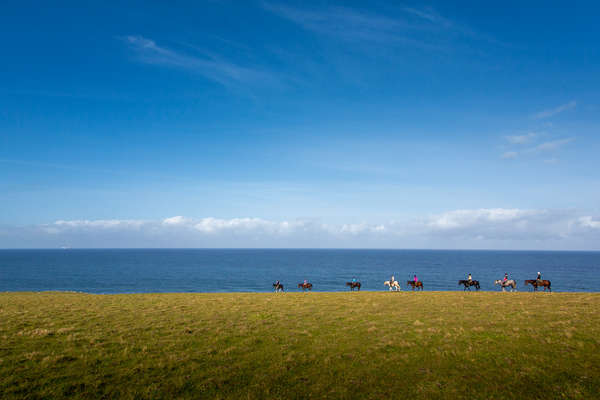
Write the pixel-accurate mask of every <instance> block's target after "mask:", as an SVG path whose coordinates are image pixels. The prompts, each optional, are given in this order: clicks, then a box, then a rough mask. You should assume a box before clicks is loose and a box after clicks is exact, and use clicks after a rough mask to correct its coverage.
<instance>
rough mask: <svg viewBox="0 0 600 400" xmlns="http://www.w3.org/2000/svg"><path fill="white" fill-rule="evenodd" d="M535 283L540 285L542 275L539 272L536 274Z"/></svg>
mask: <svg viewBox="0 0 600 400" xmlns="http://www.w3.org/2000/svg"><path fill="white" fill-rule="evenodd" d="M535 281H536V283H537V284H538V285H541V284H542V273H541V272H538V276H537V278H536V280H535Z"/></svg>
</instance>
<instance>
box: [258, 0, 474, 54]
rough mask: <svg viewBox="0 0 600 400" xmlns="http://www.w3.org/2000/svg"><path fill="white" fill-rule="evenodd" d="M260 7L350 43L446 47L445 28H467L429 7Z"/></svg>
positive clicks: (439, 48) (433, 48)
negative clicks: (387, 10) (391, 11)
mask: <svg viewBox="0 0 600 400" xmlns="http://www.w3.org/2000/svg"><path fill="white" fill-rule="evenodd" d="M263 7H264V8H265V9H266V10H267V11H270V12H272V13H274V14H276V15H278V16H280V17H282V18H285V19H287V20H289V21H292V22H294V23H296V24H297V25H299V26H301V27H302V28H304V29H306V30H308V31H311V32H315V33H318V34H322V35H327V36H329V37H335V38H337V39H341V40H345V41H352V42H366V43H372V44H386V45H390V44H400V45H409V46H413V47H418V48H422V49H427V50H446V47H447V43H448V36H447V33H448V32H449V31H454V32H455V33H464V32H466V31H467V30H466V29H463V28H459V27H458V25H457V24H454V23H453V22H452V21H450V20H449V19H447V18H444V17H442V16H440V15H439V14H437V13H436V12H435V11H434V10H433V9H429V8H428V9H423V10H421V9H416V8H402V9H399V10H398V11H399V12H397V13H396V15H395V16H394V17H393V18H392V17H388V16H383V15H378V14H373V13H369V12H365V11H362V10H358V9H354V8H347V7H324V8H320V9H307V8H295V7H290V6H286V5H281V4H274V3H270V2H264V3H263ZM402 14H404V15H402ZM424 33H426V34H424Z"/></svg>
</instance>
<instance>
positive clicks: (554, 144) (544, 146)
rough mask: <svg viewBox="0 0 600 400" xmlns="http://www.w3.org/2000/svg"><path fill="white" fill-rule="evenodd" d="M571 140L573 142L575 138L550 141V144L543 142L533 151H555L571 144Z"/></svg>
mask: <svg viewBox="0 0 600 400" xmlns="http://www.w3.org/2000/svg"><path fill="white" fill-rule="evenodd" d="M573 140H575V138H566V139H559V140H552V141H550V142H544V143H541V144H539V145H537V146H535V148H534V149H533V150H536V151H550V150H556V149H559V148H561V147H563V146H564V145H566V144H568V143H571V142H572V141H573Z"/></svg>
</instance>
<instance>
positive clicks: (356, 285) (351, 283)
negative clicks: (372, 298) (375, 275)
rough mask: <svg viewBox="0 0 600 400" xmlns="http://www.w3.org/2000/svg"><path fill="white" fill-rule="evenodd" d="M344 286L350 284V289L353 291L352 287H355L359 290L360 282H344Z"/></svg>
mask: <svg viewBox="0 0 600 400" xmlns="http://www.w3.org/2000/svg"><path fill="white" fill-rule="evenodd" d="M346 286H350V291H352V292H353V291H354V288H357V289H358V291H359V292H360V282H346Z"/></svg>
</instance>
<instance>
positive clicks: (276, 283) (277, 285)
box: [275, 279, 280, 288]
mask: <svg viewBox="0 0 600 400" xmlns="http://www.w3.org/2000/svg"><path fill="white" fill-rule="evenodd" d="M279 285H280V283H279V279H277V282H275V287H276V288H278V287H279Z"/></svg>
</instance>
